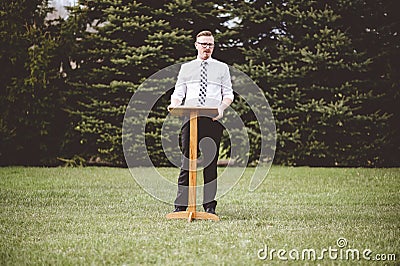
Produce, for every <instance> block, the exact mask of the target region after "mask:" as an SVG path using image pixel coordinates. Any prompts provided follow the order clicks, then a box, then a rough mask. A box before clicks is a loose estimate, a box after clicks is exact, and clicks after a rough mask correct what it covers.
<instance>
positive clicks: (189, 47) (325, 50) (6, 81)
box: [0, 0, 400, 166]
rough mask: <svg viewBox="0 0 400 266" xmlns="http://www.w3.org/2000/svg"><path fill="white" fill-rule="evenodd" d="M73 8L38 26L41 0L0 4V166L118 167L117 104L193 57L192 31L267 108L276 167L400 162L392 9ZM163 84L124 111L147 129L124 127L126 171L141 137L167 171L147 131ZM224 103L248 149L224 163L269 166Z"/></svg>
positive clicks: (318, 5) (225, 149)
mask: <svg viewBox="0 0 400 266" xmlns="http://www.w3.org/2000/svg"><path fill="white" fill-rule="evenodd" d="M78 2H79V3H78V5H77V6H75V7H72V8H70V15H69V17H68V19H66V20H63V19H58V20H54V21H46V19H45V17H46V15H47V14H48V12H50V11H51V9H49V8H48V4H47V1H41V0H37V1H24V0H18V1H3V2H1V4H0V7H1V9H0V18H1V20H0V21H1V22H0V37H1V39H0V64H1V66H2V71H1V72H0V84H1V86H2V87H1V93H0V137H1V143H0V164H54V163H56V162H57V160H56V158H57V157H62V158H63V159H61V161H62V162H70V161H71V160H72V161H74V159H70V158H79V162H80V163H82V161H81V159H82V158H84V159H86V160H87V162H90V161H93V162H96V163H99V162H100V163H106V164H112V165H124V164H125V158H124V155H123V149H122V145H121V142H122V133H123V132H122V121H123V118H124V115H125V112H126V108H127V106H128V103H129V99H130V98H131V96H132V95H133V94H134V93H135V92H136V91H137V90H138V87H139V86H140V84H142V83H143V81H144V80H146V79H147V78H149V77H150V76H151V75H153V74H154V73H156V72H157V71H159V70H160V69H163V68H165V67H167V66H170V65H172V64H175V63H180V62H184V61H187V60H191V59H193V58H194V57H195V54H196V51H195V49H194V46H193V43H194V37H195V34H196V33H197V32H198V31H200V30H203V29H210V30H211V31H213V32H214V33H215V36H216V43H217V45H216V49H215V57H216V58H217V59H220V60H222V61H225V62H227V63H228V64H231V65H234V66H235V67H236V68H238V69H240V70H241V71H244V72H245V73H247V74H248V75H249V76H250V77H251V78H252V79H253V80H254V81H256V83H257V84H258V86H259V87H260V88H261V89H262V90H263V92H264V93H265V96H266V97H267V99H268V100H269V104H270V105H271V107H272V109H273V113H274V116H275V121H276V127H277V136H278V140H277V146H276V156H275V163H279V164H288V165H338V166H384V165H399V163H400V162H399V159H398V158H397V157H398V156H395V155H397V154H398V153H399V147H400V138H399V135H400V134H399V131H398V124H399V122H400V117H399V112H398V111H397V110H398V105H399V97H400V95H399V91H400V90H399V76H400V73H399V60H398V58H399V48H400V47H399V37H398V28H399V21H398V19H397V14H396V12H395V11H396V9H395V6H396V5H395V4H396V3H395V0H388V1H383V0H378V1H363V0H353V1H350V0H340V1H331V2H329V3H328V2H325V1H294V0H288V1H261V0H252V1H234V0H232V1H220V0H218V1H194V0H193V1H190V0H187V1H164V0H163V1H125V0H123V1H107V0H101V1H87V0H82V1H78ZM164 78H166V79H157V80H156V81H154V83H151V84H147V85H146V86H148V87H146V89H147V90H148V91H149V95H152V97H153V96H154V97H156V98H157V101H155V103H154V105H153V103H149V102H147V101H146V100H143V99H142V100H138V101H137V102H135V103H134V104H133V105H132V106H133V107H134V108H129V109H130V110H129V112H131V114H134V115H133V116H132V118H131V119H128V121H127V124H128V126H129V128H135V125H140V124H142V123H143V122H144V121H146V126H145V130H146V134H142V133H143V132H128V133H129V134H130V135H131V136H133V137H132V138H131V139H130V141H131V144H132V145H131V146H130V150H129V152H128V154H132V156H136V157H137V158H136V159H135V162H136V163H137V164H139V165H140V164H145V163H146V162H145V158H144V155H143V154H137V153H135V152H136V151H138V150H140V148H143V145H144V143H145V142H146V143H147V151H148V152H149V154H150V155H151V160H152V161H153V163H154V164H156V165H163V166H169V165H170V162H169V161H168V160H167V157H166V155H165V153H164V151H163V150H162V143H161V136H160V133H161V129H162V125H163V123H164V121H165V117H166V116H167V110H166V106H167V105H168V103H169V97H170V94H171V92H172V91H171V90H172V89H173V84H172V83H171V80H170V79H171V78H173V76H168V75H167V77H164ZM160 88H163V89H162V91H161V90H160ZM168 89H169V90H168ZM242 96H243V95H242ZM132 106H130V107H132ZM232 107H233V108H234V109H235V111H237V112H238V113H239V114H240V116H241V118H242V119H243V121H244V124H245V125H246V127H247V129H246V130H247V134H248V136H249V139H250V148H251V152H250V154H245V152H244V151H242V150H240V149H238V150H237V152H238V154H232V156H233V157H234V158H235V159H236V160H237V162H240V163H245V159H246V158H245V157H246V156H248V157H249V163H250V164H254V163H256V162H257V161H258V160H263V161H268V160H270V159H271V158H259V154H260V150H261V148H262V147H261V139H260V129H259V124H258V123H257V122H255V121H254V113H253V111H254V110H251V108H252V109H254V108H258V107H256V106H248V105H247V104H246V103H245V102H244V101H243V99H242V98H241V96H239V95H238V97H237V98H236V100H235V102H234V103H233V105H232ZM147 109H151V110H152V111H151V112H150V113H149V114H147V112H146V111H144V110H147ZM173 123H175V124H174V125H171V127H172V126H176V123H177V122H176V121H175V122H173ZM134 133H135V134H134ZM136 133H137V134H136ZM129 134H128V135H129ZM268 134H270V132H269V133H268ZM163 137H165V138H164V141H166V142H170V141H171V138H172V136H168V135H165V136H163ZM234 137H235V138H237V139H238V143H240V140H241V139H242V138H243V136H241V135H240V134H239V133H238V134H234ZM230 144H231V143H230V140H229V139H228V138H227V137H226V136H225V137H224V138H223V144H222V148H221V156H222V157H228V156H230V155H231V154H230V151H231V150H230V148H229V147H230ZM267 148H268V150H269V151H273V150H274V149H275V147H274V145H270V144H268V147H267ZM74 156H75V157H74ZM243 156H244V157H243Z"/></svg>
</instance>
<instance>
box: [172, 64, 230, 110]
mask: <svg viewBox="0 0 400 266" xmlns="http://www.w3.org/2000/svg"><path fill="white" fill-rule="evenodd" d="M201 61H202V60H201V59H200V58H197V59H195V60H192V61H190V62H187V63H184V64H183V65H182V66H181V69H180V71H179V74H178V80H177V82H176V85H175V90H174V92H173V94H172V95H171V99H177V100H179V102H180V103H182V101H183V99H185V102H184V105H186V106H199V101H198V99H199V92H200V69H201V67H200V64H201ZM205 61H206V62H207V63H208V64H207V94H206V101H205V104H204V106H207V107H218V106H219V105H220V104H221V102H222V100H223V99H231V100H233V97H234V96H233V90H232V82H231V75H230V73H229V67H228V65H227V64H225V63H223V62H221V61H218V60H216V59H213V58H211V57H210V58H208V59H207V60H205Z"/></svg>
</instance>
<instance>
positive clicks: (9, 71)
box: [0, 0, 67, 164]
mask: <svg viewBox="0 0 400 266" xmlns="http://www.w3.org/2000/svg"><path fill="white" fill-rule="evenodd" d="M0 6H1V9H0V17H1V19H0V21H1V22H0V65H1V66H2V70H1V72H0V84H1V93H0V138H1V144H0V163H1V164H10V163H12V164H15V163H17V164H49V163H50V164H53V163H55V162H56V156H58V154H59V151H60V149H61V146H62V143H63V135H64V134H65V133H64V132H65V126H64V123H65V122H64V121H66V120H67V117H66V113H65V112H64V111H63V109H62V108H63V104H64V98H63V96H62V95H63V94H62V91H61V90H60V87H61V86H62V84H63V81H62V78H61V74H60V61H59V60H60V59H59V56H58V52H59V50H60V43H59V36H58V34H57V33H56V34H55V33H54V32H53V30H54V29H53V28H54V27H56V26H51V25H50V24H48V23H45V17H46V15H47V13H48V12H49V11H50V9H49V8H48V7H47V1H23V0H20V1H11V2H9V1H2V2H1V4H0ZM55 24H56V23H55Z"/></svg>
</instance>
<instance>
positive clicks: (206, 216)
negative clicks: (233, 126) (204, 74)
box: [166, 106, 219, 222]
mask: <svg viewBox="0 0 400 266" xmlns="http://www.w3.org/2000/svg"><path fill="white" fill-rule="evenodd" d="M170 112H171V114H172V115H176V116H187V115H189V117H190V144H189V199H188V203H189V204H188V209H187V211H182V212H172V213H169V214H167V216H166V217H167V219H187V220H188V222H191V221H193V220H194V219H203V220H214V221H219V218H218V216H217V215H215V214H212V213H207V212H196V178H197V117H198V116H207V117H215V116H217V115H218V109H217V108H210V107H191V106H177V107H175V108H174V109H172V110H171V111H170Z"/></svg>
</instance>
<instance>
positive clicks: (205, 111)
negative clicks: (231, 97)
mask: <svg viewBox="0 0 400 266" xmlns="http://www.w3.org/2000/svg"><path fill="white" fill-rule="evenodd" d="M192 111H195V112H197V115H198V116H209V117H215V116H217V115H218V108H217V107H204V106H184V105H180V106H177V107H175V108H173V109H171V111H170V113H171V114H172V115H176V116H184V115H189V114H190V113H191V112H192Z"/></svg>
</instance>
